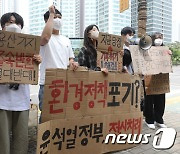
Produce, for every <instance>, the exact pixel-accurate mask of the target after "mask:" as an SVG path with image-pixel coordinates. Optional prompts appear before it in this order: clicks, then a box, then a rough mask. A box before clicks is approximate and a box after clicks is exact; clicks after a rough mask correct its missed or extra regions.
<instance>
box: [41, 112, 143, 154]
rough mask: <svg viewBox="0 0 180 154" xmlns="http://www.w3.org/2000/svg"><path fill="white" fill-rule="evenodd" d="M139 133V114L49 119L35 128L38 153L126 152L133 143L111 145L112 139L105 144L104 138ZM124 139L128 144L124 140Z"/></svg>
mask: <svg viewBox="0 0 180 154" xmlns="http://www.w3.org/2000/svg"><path fill="white" fill-rule="evenodd" d="M141 132H142V113H141V112H140V111H139V112H131V113H121V114H120V113H119V114H113V115H104V116H92V117H82V118H76V117H75V118H73V119H56V120H51V121H48V122H45V123H42V124H40V125H39V126H38V141H37V154H42V153H50V154H59V153H62V154H81V153H82V154H84V153H86V154H101V153H106V152H110V151H117V150H123V149H128V148H131V147H134V146H135V144H127V143H126V144H117V143H116V142H115V144H112V143H111V139H110V140H109V142H108V144H105V143H104V141H105V138H106V135H108V134H116V135H119V134H127V135H128V134H141ZM124 140H125V141H127V138H126V139H124ZM136 145H138V144H136Z"/></svg>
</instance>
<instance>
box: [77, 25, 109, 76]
mask: <svg viewBox="0 0 180 154" xmlns="http://www.w3.org/2000/svg"><path fill="white" fill-rule="evenodd" d="M98 37H99V28H98V26H97V25H89V26H88V27H86V29H85V31H84V46H83V47H82V48H81V51H80V52H79V54H78V63H79V65H80V66H85V67H87V68H89V69H91V70H96V71H102V72H104V73H105V74H107V73H108V70H107V69H106V68H100V67H97V50H96V48H97V44H98V41H97V39H98Z"/></svg>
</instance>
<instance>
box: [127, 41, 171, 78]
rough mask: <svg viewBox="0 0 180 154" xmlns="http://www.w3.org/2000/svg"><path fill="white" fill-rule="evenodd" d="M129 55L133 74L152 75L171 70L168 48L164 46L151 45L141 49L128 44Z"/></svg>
mask: <svg viewBox="0 0 180 154" xmlns="http://www.w3.org/2000/svg"><path fill="white" fill-rule="evenodd" d="M130 51H131V57H132V62H133V68H134V73H135V74H143V75H154V74H159V73H170V72H172V62H171V56H170V55H169V48H168V47H165V46H160V47H155V46H152V47H151V48H150V49H149V50H147V51H143V50H140V49H139V46H137V45H131V46H130Z"/></svg>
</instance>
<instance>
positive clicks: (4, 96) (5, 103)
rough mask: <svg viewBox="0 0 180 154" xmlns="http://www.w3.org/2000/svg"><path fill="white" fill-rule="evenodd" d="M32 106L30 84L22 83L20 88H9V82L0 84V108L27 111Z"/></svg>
mask: <svg viewBox="0 0 180 154" xmlns="http://www.w3.org/2000/svg"><path fill="white" fill-rule="evenodd" d="M29 107H30V90H29V85H28V84H20V85H19V89H18V90H12V89H9V84H0V109H2V110H8V111H25V110H28V109H29Z"/></svg>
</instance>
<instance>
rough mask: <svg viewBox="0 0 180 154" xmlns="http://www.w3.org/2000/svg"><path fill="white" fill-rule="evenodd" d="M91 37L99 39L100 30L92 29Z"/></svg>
mask: <svg viewBox="0 0 180 154" xmlns="http://www.w3.org/2000/svg"><path fill="white" fill-rule="evenodd" d="M90 37H91V38H92V39H95V40H97V39H98V37H99V31H98V30H96V31H92V32H91V35H90Z"/></svg>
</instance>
